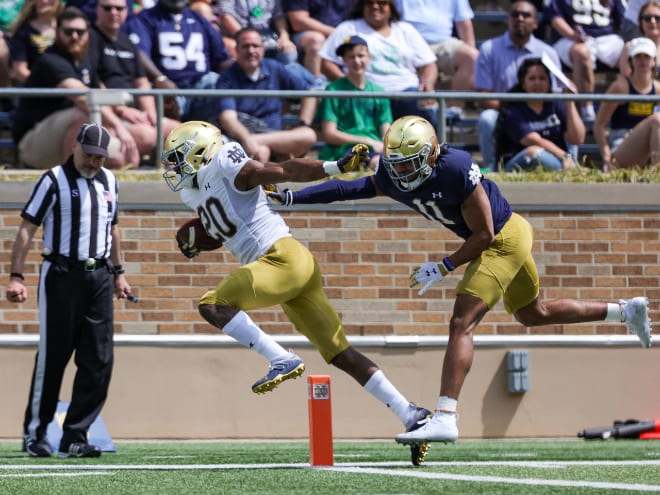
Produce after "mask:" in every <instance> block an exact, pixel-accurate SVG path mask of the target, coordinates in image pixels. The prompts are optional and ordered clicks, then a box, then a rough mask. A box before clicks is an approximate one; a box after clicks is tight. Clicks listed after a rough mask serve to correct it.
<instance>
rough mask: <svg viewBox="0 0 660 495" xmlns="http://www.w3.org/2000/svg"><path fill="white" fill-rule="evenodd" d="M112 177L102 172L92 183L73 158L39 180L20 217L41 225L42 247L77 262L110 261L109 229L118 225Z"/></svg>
mask: <svg viewBox="0 0 660 495" xmlns="http://www.w3.org/2000/svg"><path fill="white" fill-rule="evenodd" d="M117 210H118V186H117V180H116V178H115V176H114V175H113V174H112V172H110V171H109V170H107V169H105V168H101V169H100V170H99V172H98V173H97V174H96V176H95V177H94V178H93V179H86V178H84V177H82V176H81V175H80V174H79V173H78V171H77V170H76V168H75V166H74V165H73V157H69V159H68V160H67V161H66V163H64V164H63V165H57V166H55V167H53V168H52V169H50V170H48V171H47V172H46V173H45V174H44V175H42V176H41V178H40V179H39V181H38V182H37V184H36V185H35V186H34V189H33V190H32V194H31V195H30V199H29V200H28V202H27V204H26V205H25V207H24V208H23V211H22V212H21V217H23V218H24V219H25V220H28V221H29V222H31V223H33V224H35V225H41V224H43V247H44V249H49V250H50V251H51V252H52V253H53V254H60V255H62V256H66V257H68V258H72V259H77V260H87V259H88V258H96V259H106V258H109V257H110V246H111V243H112V236H111V227H112V225H114V224H116V223H117V221H118V217H117V213H118V211H117Z"/></svg>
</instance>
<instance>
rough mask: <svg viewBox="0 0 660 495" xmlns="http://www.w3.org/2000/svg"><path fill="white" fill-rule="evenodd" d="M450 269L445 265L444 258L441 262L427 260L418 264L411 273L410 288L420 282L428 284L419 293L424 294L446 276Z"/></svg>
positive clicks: (419, 294)
mask: <svg viewBox="0 0 660 495" xmlns="http://www.w3.org/2000/svg"><path fill="white" fill-rule="evenodd" d="M450 271H451V270H450V269H449V268H448V267H447V266H446V265H445V261H444V260H443V261H441V262H440V263H433V262H431V261H427V262H426V263H424V264H423V265H422V266H416V267H415V268H413V271H412V273H411V274H410V288H411V289H412V288H413V287H416V286H418V285H419V284H426V285H424V287H422V288H421V290H420V291H419V292H418V293H417V295H418V296H422V295H424V293H425V292H426V291H427V290H429V288H430V287H431V286H432V285H433V284H435V283H436V282H440V281H441V280H442V279H443V278H445V275H447V274H448V273H449V272H450Z"/></svg>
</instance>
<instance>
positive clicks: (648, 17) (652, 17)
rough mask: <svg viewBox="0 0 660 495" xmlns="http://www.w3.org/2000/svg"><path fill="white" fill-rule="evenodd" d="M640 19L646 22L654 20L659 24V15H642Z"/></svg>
mask: <svg viewBox="0 0 660 495" xmlns="http://www.w3.org/2000/svg"><path fill="white" fill-rule="evenodd" d="M642 20H643V21H646V22H651V21H655V22H657V23H658V24H660V15H643V16H642Z"/></svg>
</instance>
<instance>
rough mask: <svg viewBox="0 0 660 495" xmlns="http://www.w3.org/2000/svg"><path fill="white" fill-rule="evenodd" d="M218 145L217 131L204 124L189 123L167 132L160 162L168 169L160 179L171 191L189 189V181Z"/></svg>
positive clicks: (220, 134) (197, 122) (219, 134)
mask: <svg viewBox="0 0 660 495" xmlns="http://www.w3.org/2000/svg"><path fill="white" fill-rule="evenodd" d="M221 145H222V133H221V132H220V129H218V128H217V127H215V126H214V125H211V124H209V123H208V122H201V121H197V120H191V121H189V122H185V123H183V124H181V125H179V126H177V127H175V128H174V129H172V131H171V132H170V134H169V135H168V136H167V139H165V146H164V147H163V154H162V155H161V157H160V161H161V163H162V164H163V165H165V166H166V167H169V168H168V169H167V170H166V171H165V173H164V174H163V178H164V179H165V182H167V185H168V186H169V187H170V189H172V191H179V190H181V189H183V188H184V187H192V184H193V178H194V177H195V175H197V172H198V171H199V169H200V168H201V167H204V166H206V164H207V163H208V162H209V161H210V160H211V158H213V155H214V154H215V152H216V151H218V148H219V147H220V146H221Z"/></svg>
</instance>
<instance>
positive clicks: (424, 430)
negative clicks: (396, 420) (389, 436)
mask: <svg viewBox="0 0 660 495" xmlns="http://www.w3.org/2000/svg"><path fill="white" fill-rule="evenodd" d="M457 419H458V415H457V414H456V413H450V412H440V411H438V412H435V413H434V414H433V416H432V417H431V419H430V420H429V421H427V422H426V424H425V425H424V426H421V427H420V428H417V429H416V430H413V431H409V432H406V433H399V434H398V435H397V436H396V437H394V440H396V442H397V443H402V444H405V445H410V444H418V443H422V442H444V443H448V442H450V443H454V442H455V441H456V440H458V427H457V426H456V420H457Z"/></svg>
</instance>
